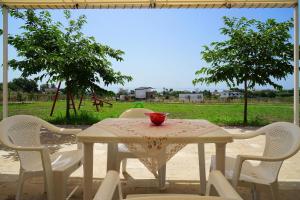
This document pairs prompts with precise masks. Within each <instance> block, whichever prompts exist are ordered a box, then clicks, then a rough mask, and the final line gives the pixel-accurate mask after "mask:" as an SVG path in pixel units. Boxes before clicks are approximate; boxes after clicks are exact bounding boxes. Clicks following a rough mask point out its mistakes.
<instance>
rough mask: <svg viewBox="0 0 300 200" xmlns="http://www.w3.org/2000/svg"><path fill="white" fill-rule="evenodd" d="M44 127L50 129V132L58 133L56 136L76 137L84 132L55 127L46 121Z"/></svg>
mask: <svg viewBox="0 0 300 200" xmlns="http://www.w3.org/2000/svg"><path fill="white" fill-rule="evenodd" d="M42 125H43V127H44V128H46V129H48V130H49V131H51V132H53V133H56V134H61V135H76V134H78V133H79V132H81V131H82V129H75V128H73V129H72V128H60V127H57V126H54V125H52V124H50V123H48V122H46V121H43V124H42Z"/></svg>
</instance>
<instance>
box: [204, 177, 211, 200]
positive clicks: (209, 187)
mask: <svg viewBox="0 0 300 200" xmlns="http://www.w3.org/2000/svg"><path fill="white" fill-rule="evenodd" d="M210 190H211V182H210V180H209V179H208V181H207V185H206V191H205V196H210Z"/></svg>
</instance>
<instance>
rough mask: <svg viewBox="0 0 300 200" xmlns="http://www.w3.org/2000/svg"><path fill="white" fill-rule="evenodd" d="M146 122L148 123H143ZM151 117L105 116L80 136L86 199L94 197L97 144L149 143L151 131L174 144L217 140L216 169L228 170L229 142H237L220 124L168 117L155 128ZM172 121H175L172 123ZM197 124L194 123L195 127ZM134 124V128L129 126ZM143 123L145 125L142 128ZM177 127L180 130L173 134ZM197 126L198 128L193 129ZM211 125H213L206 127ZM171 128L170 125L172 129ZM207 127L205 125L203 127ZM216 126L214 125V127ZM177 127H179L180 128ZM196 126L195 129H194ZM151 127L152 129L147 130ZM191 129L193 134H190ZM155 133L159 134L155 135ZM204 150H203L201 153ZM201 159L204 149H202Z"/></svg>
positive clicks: (153, 135)
mask: <svg viewBox="0 0 300 200" xmlns="http://www.w3.org/2000/svg"><path fill="white" fill-rule="evenodd" d="M143 124H145V125H144V126H143ZM146 124H149V121H148V120H147V119H119V118H114V119H110V118H109V119H105V120H103V121H101V122H98V123H96V124H94V125H93V126H91V127H89V128H87V129H85V130H84V131H82V132H81V133H79V134H78V135H77V138H78V142H81V143H83V145H84V163H83V169H84V176H83V199H84V200H91V199H92V198H93V197H92V186H93V145H94V143H108V144H114V146H115V145H116V144H118V143H128V142H131V143H145V142H146V140H145V133H147V132H149V133H151V137H152V138H155V137H156V135H157V137H165V138H167V141H168V143H174V144H192V143H197V144H204V143H215V146H216V168H217V170H220V171H221V172H222V173H224V171H225V152H226V144H227V143H230V142H232V141H233V138H232V135H231V134H229V133H228V132H226V131H225V130H224V129H222V128H221V127H219V126H216V125H214V124H212V123H210V122H208V121H206V120H187V119H180V120H179V119H174V120H172V119H168V120H167V122H166V123H165V125H164V126H162V127H153V126H151V125H146ZM172 124H174V125H173V126H172ZM191 124H193V126H191ZM128 125H130V127H131V128H130V129H129V128H128ZM141 126H143V128H142V130H141ZM174 126H176V127H177V129H180V133H183V132H184V133H186V134H170V132H172V131H173V132H174V131H175V129H172V127H174ZM195 126H197V127H198V129H199V130H198V129H197V131H195V130H191V128H193V127H195ZM206 126H210V128H205V127H206ZM168 127H169V128H168ZM201 127H204V128H201ZM211 127H212V128H211ZM177 129H176V130H177ZM194 129H195V128H194ZM147 130H148V131H147ZM189 132H191V134H189ZM154 133H155V134H154ZM199 150H200V151H201V149H199ZM201 153H203V152H201ZM199 158H200V152H199Z"/></svg>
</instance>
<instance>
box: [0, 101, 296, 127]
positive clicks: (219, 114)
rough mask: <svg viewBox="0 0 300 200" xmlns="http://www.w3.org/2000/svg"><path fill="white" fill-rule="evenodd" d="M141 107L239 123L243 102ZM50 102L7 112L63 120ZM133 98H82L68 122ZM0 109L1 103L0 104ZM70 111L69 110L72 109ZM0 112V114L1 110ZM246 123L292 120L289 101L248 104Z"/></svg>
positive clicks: (110, 110)
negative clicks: (99, 103) (107, 101)
mask: <svg viewBox="0 0 300 200" xmlns="http://www.w3.org/2000/svg"><path fill="white" fill-rule="evenodd" d="M143 104H144V107H145V108H149V109H151V110H154V111H160V112H168V113H170V115H169V118H186V119H207V120H209V121H211V122H214V123H216V124H219V125H242V122H243V104H238V103H227V104H183V103H173V104H172V103H143ZM51 106H52V102H34V103H14V104H10V105H9V115H16V114H29V115H35V116H38V117H41V118H43V119H45V120H47V121H49V122H51V123H55V124H65V123H66V120H65V117H64V116H65V102H64V101H58V102H57V104H56V108H55V111H54V115H53V116H52V117H50V116H49V114H50V109H51ZM134 106H135V103H134V102H124V103H123V102H122V103H121V102H114V103H113V107H109V106H106V105H105V106H104V107H103V108H101V111H100V112H96V109H95V107H93V106H92V104H91V102H90V101H85V102H84V105H83V107H82V108H81V110H80V111H79V112H78V115H77V116H76V117H75V116H74V115H72V120H71V122H70V123H71V124H93V123H95V122H98V121H100V120H102V119H105V118H109V117H118V116H119V115H120V114H121V113H122V112H123V111H125V110H126V109H128V108H133V107H134ZM0 109H1V110H2V106H0ZM72 113H73V112H72ZM1 116H2V114H1ZM248 120H249V125H252V126H260V125H265V124H268V123H271V122H274V121H289V122H292V120H293V105H292V104H277V103H276V104H275V103H260V104H250V105H249V111H248Z"/></svg>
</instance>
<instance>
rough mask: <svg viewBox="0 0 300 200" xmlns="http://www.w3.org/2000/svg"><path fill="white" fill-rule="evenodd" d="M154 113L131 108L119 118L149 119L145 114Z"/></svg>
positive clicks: (143, 109) (144, 109)
mask: <svg viewBox="0 0 300 200" xmlns="http://www.w3.org/2000/svg"><path fill="white" fill-rule="evenodd" d="M147 112H153V111H152V110H149V109H146V108H131V109H128V110H126V111H124V112H123V113H122V114H121V115H120V116H119V118H147V116H146V115H145V114H144V113H147Z"/></svg>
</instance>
